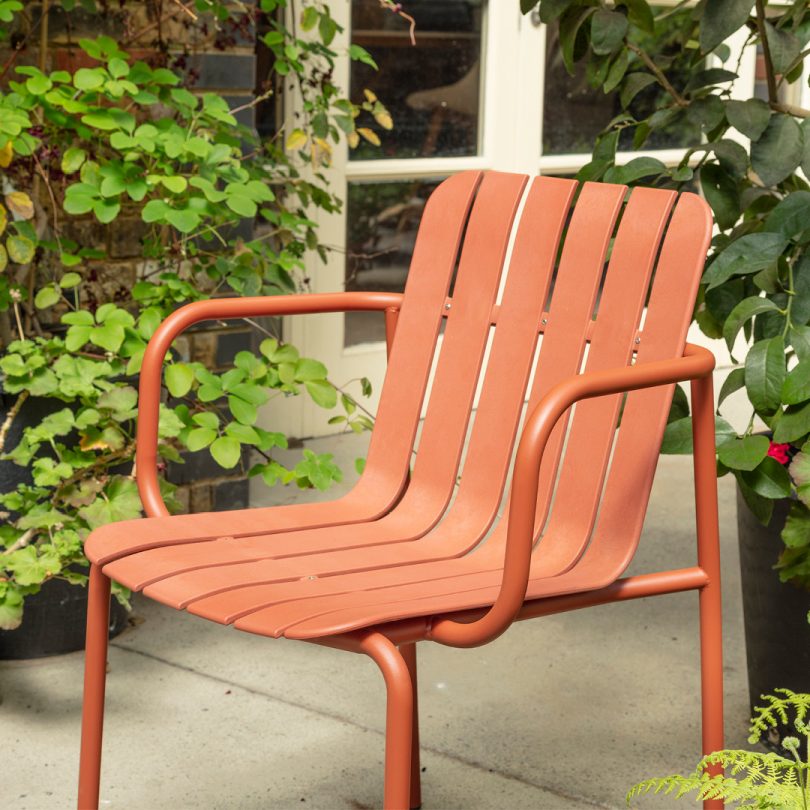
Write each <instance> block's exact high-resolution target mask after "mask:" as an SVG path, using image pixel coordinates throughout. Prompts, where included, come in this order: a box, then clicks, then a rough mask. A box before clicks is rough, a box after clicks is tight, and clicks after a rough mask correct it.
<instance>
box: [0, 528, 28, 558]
mask: <svg viewBox="0 0 810 810" xmlns="http://www.w3.org/2000/svg"><path fill="white" fill-rule="evenodd" d="M33 536H34V529H28V531H26V532H23V533H22V534H21V535H20V536H19V537H18V538H17V539H16V540H15V541H14V542H13V543H12V544H11V545H10V546H9V547H8V548H7V549H4V550H3V552H2V555H5V554H11V553H12V552H13V551H19V550H20V549H21V548H25V547H26V546H27V545H28V544H29V543H30V542H31V539H32V538H33ZM2 555H0V556H2Z"/></svg>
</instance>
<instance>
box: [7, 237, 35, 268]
mask: <svg viewBox="0 0 810 810" xmlns="http://www.w3.org/2000/svg"><path fill="white" fill-rule="evenodd" d="M6 250H7V251H8V257H9V258H10V259H11V261H13V262H16V263H17V264H28V263H29V262H30V261H32V260H33V258H34V254H35V253H36V245H35V244H34V243H33V242H32V241H31V240H30V239H29V238H28V237H27V236H9V237H8V239H6Z"/></svg>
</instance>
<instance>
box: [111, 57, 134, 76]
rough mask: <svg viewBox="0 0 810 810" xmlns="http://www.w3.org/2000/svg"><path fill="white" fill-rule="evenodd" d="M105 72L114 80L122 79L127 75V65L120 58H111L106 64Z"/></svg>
mask: <svg viewBox="0 0 810 810" xmlns="http://www.w3.org/2000/svg"><path fill="white" fill-rule="evenodd" d="M107 70H109V71H110V74H111V75H112V76H113V78H115V79H123V78H124V76H128V75H129V65H128V64H127V63H126V62H125V61H124V60H123V59H121V58H120V57H117V56H116V57H113V58H112V59H110V61H109V62H108V63H107Z"/></svg>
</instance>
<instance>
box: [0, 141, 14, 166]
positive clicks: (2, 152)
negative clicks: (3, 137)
mask: <svg viewBox="0 0 810 810" xmlns="http://www.w3.org/2000/svg"><path fill="white" fill-rule="evenodd" d="M13 157H14V150H13V149H12V148H11V141H7V142H6V145H5V146H4V147H3V148H2V149H0V169H5V168H7V167H8V165H9V164H10V163H11V158H13Z"/></svg>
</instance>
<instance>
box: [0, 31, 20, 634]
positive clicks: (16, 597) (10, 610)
mask: <svg viewBox="0 0 810 810" xmlns="http://www.w3.org/2000/svg"><path fill="white" fill-rule="evenodd" d="M4 22H8V21H7V20H4ZM22 617H23V597H22V594H21V593H20V592H19V590H17V589H16V588H12V587H11V586H10V584H9V586H8V587H7V588H6V590H5V592H4V593H3V595H2V596H0V630H16V629H17V628H18V627H19V626H20V625H21V624H22Z"/></svg>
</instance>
